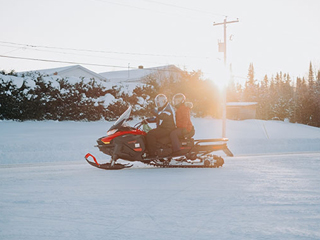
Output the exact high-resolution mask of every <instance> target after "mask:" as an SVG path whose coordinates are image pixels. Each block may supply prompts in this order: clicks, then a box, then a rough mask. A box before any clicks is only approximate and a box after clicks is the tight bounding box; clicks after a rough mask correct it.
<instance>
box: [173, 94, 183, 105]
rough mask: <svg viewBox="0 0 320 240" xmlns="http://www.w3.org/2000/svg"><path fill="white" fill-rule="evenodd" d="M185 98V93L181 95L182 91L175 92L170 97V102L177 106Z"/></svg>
mask: <svg viewBox="0 0 320 240" xmlns="http://www.w3.org/2000/svg"><path fill="white" fill-rule="evenodd" d="M185 100H186V96H185V95H183V94H182V93H177V94H176V95H174V96H173V98H172V104H173V106H174V107H177V106H179V105H180V104H182V103H184V101H185Z"/></svg>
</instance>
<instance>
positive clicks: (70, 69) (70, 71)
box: [28, 65, 107, 81]
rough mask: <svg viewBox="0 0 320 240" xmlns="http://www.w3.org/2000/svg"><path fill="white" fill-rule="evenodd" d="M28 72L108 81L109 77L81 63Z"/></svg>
mask: <svg viewBox="0 0 320 240" xmlns="http://www.w3.org/2000/svg"><path fill="white" fill-rule="evenodd" d="M28 72H38V73H40V74H43V75H49V76H53V75H58V76H61V77H77V78H82V77H84V78H89V79H90V78H94V79H96V80H101V81H106V80H107V79H106V78H105V77H103V76H101V75H100V74H98V73H95V72H93V71H91V70H89V69H87V68H85V67H82V66H80V65H73V66H67V67H61V68H49V69H42V70H34V71H28Z"/></svg>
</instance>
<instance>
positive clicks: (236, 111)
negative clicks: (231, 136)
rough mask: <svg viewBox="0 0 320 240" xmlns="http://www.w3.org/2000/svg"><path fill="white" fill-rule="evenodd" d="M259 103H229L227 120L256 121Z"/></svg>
mask: <svg viewBox="0 0 320 240" xmlns="http://www.w3.org/2000/svg"><path fill="white" fill-rule="evenodd" d="M257 105H258V103H257V102H228V103H227V118H228V119H233V120H244V119H255V118H256V110H257Z"/></svg>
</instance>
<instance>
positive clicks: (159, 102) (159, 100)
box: [154, 93, 168, 108]
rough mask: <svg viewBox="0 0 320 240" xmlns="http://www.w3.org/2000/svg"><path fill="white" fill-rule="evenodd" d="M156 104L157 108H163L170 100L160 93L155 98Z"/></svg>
mask: <svg viewBox="0 0 320 240" xmlns="http://www.w3.org/2000/svg"><path fill="white" fill-rule="evenodd" d="M154 102H155V104H156V106H157V108H163V107H164V106H165V105H166V104H167V102H168V99H167V97H166V95H164V94H162V93H160V94H158V95H157V96H156V97H155V99H154Z"/></svg>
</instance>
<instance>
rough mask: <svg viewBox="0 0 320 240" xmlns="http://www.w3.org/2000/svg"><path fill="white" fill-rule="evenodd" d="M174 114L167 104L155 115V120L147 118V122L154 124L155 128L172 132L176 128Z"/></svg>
mask: <svg viewBox="0 0 320 240" xmlns="http://www.w3.org/2000/svg"><path fill="white" fill-rule="evenodd" d="M174 113H175V112H174V109H173V107H172V106H171V104H170V103H167V105H166V106H165V107H164V108H162V109H159V111H157V112H156V113H155V118H148V119H147V121H148V122H156V123H157V128H163V129H166V130H169V131H172V130H174V129H175V128H176V124H175V116H174Z"/></svg>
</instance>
